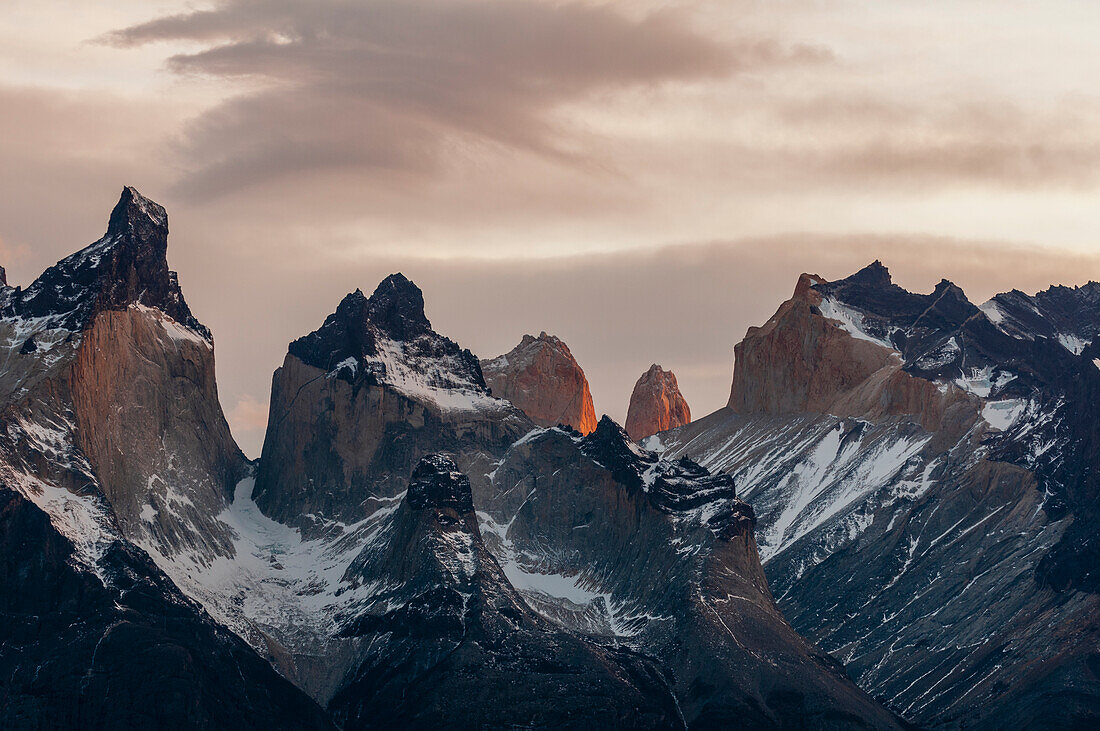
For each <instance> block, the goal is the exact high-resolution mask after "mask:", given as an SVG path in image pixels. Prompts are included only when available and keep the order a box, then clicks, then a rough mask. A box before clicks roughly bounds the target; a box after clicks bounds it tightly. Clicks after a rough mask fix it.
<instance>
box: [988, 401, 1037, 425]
mask: <svg viewBox="0 0 1100 731" xmlns="http://www.w3.org/2000/svg"><path fill="white" fill-rule="evenodd" d="M1026 408H1027V401H1026V400H1024V399H1007V400H1005V401H990V402H988V403H987V404H986V405H985V406H983V407H982V418H983V419H985V421H986V423H987V424H989V425H990V426H991V427H993V428H994V429H998V430H1000V431H1007V430H1008V429H1009V427H1011V426H1012V425H1013V424H1015V423H1016V420H1017V419H1019V418H1020V415H1021V414H1023V413H1024V410H1025V409H1026Z"/></svg>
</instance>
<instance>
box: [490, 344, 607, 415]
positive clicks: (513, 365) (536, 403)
mask: <svg viewBox="0 0 1100 731" xmlns="http://www.w3.org/2000/svg"><path fill="white" fill-rule="evenodd" d="M481 367H482V370H483V371H484V373H485V381H486V383H487V384H488V385H489V388H490V389H491V390H492V392H493V395H494V396H496V397H497V398H503V399H507V400H508V401H511V402H512V403H513V404H515V405H516V406H517V407H518V408H519V409H520V410H521V411H523V413H525V414H527V416H528V417H529V418H530V419H531V421H533V422H535V424H537V425H539V426H557V425H559V424H564V425H565V426H568V427H571V428H573V429H576V430H577V431H579V432H580V433H581V434H588V433H589V432H591V431H592V430H594V429H595V428H596V409H595V407H594V406H593V404H592V393H591V392H590V391H589V390H588V379H586V378H585V377H584V371H583V370H581V367H580V365H579V364H578V363H577V361H576V359H574V358H573V354H572V353H570V352H569V346H567V345H566V344H565V343H563V342H562V341H561V340H559V339H558V338H556V337H554V336H553V335H547V334H546V333H540V334H539V336H538V337H537V338H536V337H534V336H531V335H524V336H523V340H522V341H520V344H519V345H517V346H516V347H515V348H513V349H512V350H510V351H508V352H507V353H505V354H504V355H501V356H498V357H496V358H493V359H492V360H486V361H482V363H481Z"/></svg>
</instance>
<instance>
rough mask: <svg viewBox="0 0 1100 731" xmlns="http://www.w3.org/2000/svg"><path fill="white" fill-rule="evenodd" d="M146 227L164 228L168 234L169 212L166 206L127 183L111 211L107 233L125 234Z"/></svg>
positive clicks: (165, 233)
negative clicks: (150, 198)
mask: <svg viewBox="0 0 1100 731" xmlns="http://www.w3.org/2000/svg"><path fill="white" fill-rule="evenodd" d="M144 227H152V228H154V229H156V230H163V231H164V235H165V236H167V235H168V212H167V211H165V210H164V206H162V205H160V204H159V203H155V202H153V201H151V200H149V199H148V198H146V197H145V196H143V195H142V194H141V193H139V192H138V191H137V189H136V188H134V187H132V186H129V185H127V186H126V187H125V188H123V189H122V195H121V196H119V199H118V203H116V204H115V207H114V210H112V211H111V218H110V221H109V222H108V224H107V235H108V236H110V235H116V236H117V235H123V234H125V233H132V232H135V231H137V230H139V229H141V228H144Z"/></svg>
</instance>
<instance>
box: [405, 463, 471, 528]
mask: <svg viewBox="0 0 1100 731" xmlns="http://www.w3.org/2000/svg"><path fill="white" fill-rule="evenodd" d="M405 500H406V501H407V502H408V504H409V507H410V508H412V509H413V510H423V509H425V508H450V509H452V510H455V511H457V512H458V513H460V514H462V515H465V514H468V513H472V512H473V511H474V498H473V492H472V491H471V489H470V478H469V477H467V476H466V475H465V474H463V473H462V472H460V471H459V469H458V465H457V464H455V461H454V459H452V458H451V457H450V456H449V455H446V454H430V455H428V456H427V457H425V458H424V459H422V460H420V463H419V464H418V465H417V466H416V468H415V469H414V470H413V473H412V479H411V480H410V482H409V491H408V492H407V493H406V495H405Z"/></svg>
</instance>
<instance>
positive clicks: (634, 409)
mask: <svg viewBox="0 0 1100 731" xmlns="http://www.w3.org/2000/svg"><path fill="white" fill-rule="evenodd" d="M690 422H691V409H689V408H688V404H687V401H686V400H685V399H684V397H683V395H682V394H681V393H680V387H679V385H678V384H677V383H676V375H675V374H674V373H673V372H672V371H666V370H665V369H663V368H661V366H659V365H657V364H656V363H654V364H653V365H651V366H650V367H649V370H647V371H646V372H645V373H643V374H642V376H641V378H639V379H638V382H637V383H635V384H634V391H633V392H632V393H631V394H630V406H629V407H628V408H627V412H626V433H627V434H629V435H630V438H631V439H633V440H635V441H639V440H641V439H645V438H646V437H648V436H652V435H654V434H656V433H657V432H662V431H667V430H669V429H674V428H676V427H678V426H683V425H684V424H688V423H690Z"/></svg>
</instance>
